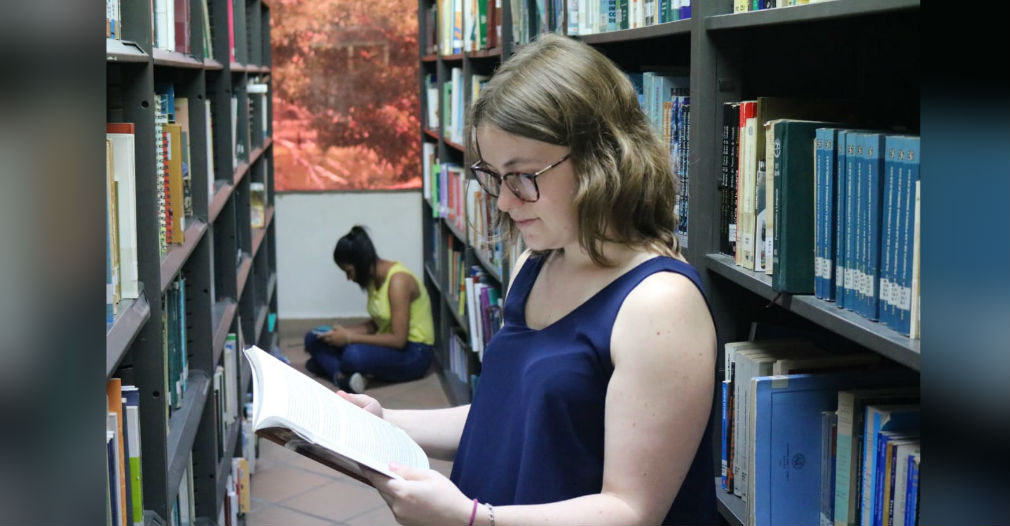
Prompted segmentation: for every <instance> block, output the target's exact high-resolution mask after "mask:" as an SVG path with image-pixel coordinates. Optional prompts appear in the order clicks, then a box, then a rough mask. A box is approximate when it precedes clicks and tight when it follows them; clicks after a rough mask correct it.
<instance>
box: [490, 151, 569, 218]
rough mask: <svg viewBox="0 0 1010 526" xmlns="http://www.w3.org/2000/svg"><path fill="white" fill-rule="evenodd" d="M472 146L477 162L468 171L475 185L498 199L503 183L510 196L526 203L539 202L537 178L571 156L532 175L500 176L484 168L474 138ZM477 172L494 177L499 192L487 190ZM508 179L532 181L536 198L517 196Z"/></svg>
mask: <svg viewBox="0 0 1010 526" xmlns="http://www.w3.org/2000/svg"><path fill="white" fill-rule="evenodd" d="M473 144H474V146H475V147H476V149H477V161H476V162H474V163H473V164H472V165H470V171H471V172H472V173H473V174H474V179H477V184H479V185H480V187H481V188H483V189H484V191H485V192H487V193H488V194H489V195H490V196H491V197H498V196H499V195H501V186H502V184H503V183H504V184H505V186H507V187H508V189H509V191H510V192H512V195H514V196H516V198H518V199H519V200H520V201H523V202H526V203H535V202H537V201H539V200H540V185H539V184H537V177H539V176H540V175H542V174H543V173H544V172H546V171H548V170H550V169H551V168H554V167H556V166H558V165H559V164H561V163H563V162H565V161H567V160H568V158H569V157H571V155H572V154H571V152H569V153H566V154H565V156H564V157H562V158H561V159H559V160H557V161H555V162H553V163H551V164H549V165H547V167H545V168H543V169H541V170H538V171H536V172H533V173H522V172H506V173H504V174H500V173H498V172H495V171H494V170H489V169H487V168H486V166H487V162H485V161H484V159H483V157H484V156H483V155H481V153H480V144H479V143H478V142H477V138H476V137H475V138H474V143H473ZM478 172H483V173H485V174H488V175H489V176H491V177H494V178H496V179H497V180H498V188H499V190H498V192H497V194H496V193H495V192H493V191H491V189H490V188H488V187H487V186H486V185H485V184H484V182H483V181H482V180H481V178H480V177H478V176H477V175H476V174H477V173H478ZM510 177H512V178H514V177H521V178H524V179H528V180H530V181H532V182H533V189H534V190H536V192H537V195H536V198H534V199H532V200H531V199H525V198H523V197H522V196H521V195H519V193H520V192H519V191H517V190H516V188H515V187H514V186H513V185H512V184H511V183H509V180H510V179H509V178H510Z"/></svg>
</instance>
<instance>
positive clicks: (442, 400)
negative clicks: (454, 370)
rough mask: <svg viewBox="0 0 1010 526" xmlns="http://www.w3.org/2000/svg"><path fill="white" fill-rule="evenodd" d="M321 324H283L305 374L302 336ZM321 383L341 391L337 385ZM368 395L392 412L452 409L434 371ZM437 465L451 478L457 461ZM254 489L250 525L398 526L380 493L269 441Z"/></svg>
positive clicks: (285, 342) (288, 346)
mask: <svg viewBox="0 0 1010 526" xmlns="http://www.w3.org/2000/svg"><path fill="white" fill-rule="evenodd" d="M322 323H326V321H322ZM319 324H320V323H319V320H312V322H311V323H309V322H306V323H304V324H302V323H298V322H294V321H291V320H285V321H284V322H283V323H281V324H280V329H281V330H280V340H281V348H282V349H283V350H284V354H285V355H286V356H287V357H288V359H290V360H291V364H292V365H294V366H295V368H297V369H298V370H299V371H302V372H306V371H305V361H306V360H308V357H309V355H308V354H307V353H306V352H305V350H304V346H303V341H302V338H303V336H304V334H305V332H307V331H308V330H310V329H311V328H312V327H315V326H317V325H319ZM306 374H308V373H306ZM318 380H319V381H320V382H321V383H322V384H323V385H326V386H327V387H329V388H331V389H333V390H336V386H334V385H333V384H332V383H330V382H327V381H325V380H323V379H322V378H320V379H318ZM365 392H366V393H367V394H368V395H370V396H374V397H375V398H376V399H377V400H379V402H381V403H382V405H383V407H388V408H391V409H398V408H416V409H436V408H441V407H446V406H448V405H449V400H448V399H447V398H446V396H445V392H444V390H443V389H442V385H441V383H440V381H439V379H438V375H437V374H436V373H435V371H434V368H433V369H432V370H431V371H430V372H429V373H428V374H427V375H426V376H425V377H424V378H422V379H420V380H416V381H413V382H404V383H398V384H383V385H379V384H376V385H374V386H373V387H370V388H369V389H367V390H366V391H365ZM431 467H432V468H433V469H436V470H438V471H440V472H441V473H443V474H444V475H446V476H449V472H450V471H451V470H452V462H446V461H440V460H432V461H431ZM251 485H252V506H251V508H250V510H249V512H248V513H247V514H246V518H245V524H246V526H267V525H290V526H315V525H321V524H338V525H344V524H346V525H350V526H354V525H374V526H383V525H388V526H394V525H395V524H396V520H394V518H393V514H392V512H390V511H389V508H388V507H387V506H386V503H385V502H384V501H383V500H382V497H380V496H379V494H378V492H376V491H375V490H374V489H372V488H370V487H368V486H365V485H364V484H361V483H360V482H358V481H356V480H354V479H352V478H350V477H347V476H345V475H343V474H342V473H339V472H337V471H334V470H332V469H329V468H327V467H326V466H323V465H321V464H318V463H316V462H313V461H311V460H309V459H307V458H305V457H302V456H301V455H298V454H297V453H294V452H292V451H288V450H286V449H284V448H283V447H281V446H278V445H276V444H274V443H273V442H270V441H269V440H265V439H262V440H260V441H259V458H258V459H257V460H256V471H255V472H254V473H253V474H252V480H251Z"/></svg>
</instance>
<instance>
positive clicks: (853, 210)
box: [839, 130, 862, 312]
mask: <svg viewBox="0 0 1010 526" xmlns="http://www.w3.org/2000/svg"><path fill="white" fill-rule="evenodd" d="M843 133H844V135H845V140H844V142H843V143H842V144H843V146H844V148H845V226H844V228H845V265H844V266H845V308H846V309H848V310H850V311H853V312H858V306H859V305H858V299H859V298H858V290H859V282H858V280H857V277H858V276H857V275H858V270H859V269H858V257H859V254H858V248H859V235H858V234H859V217H858V211H859V203H860V201H859V198H860V197H861V195H862V194H861V193H860V192H859V179H858V173H857V171H858V170H857V168H858V166H859V163H858V159H859V157H858V156H857V151H858V150H859V149H858V145H857V142H858V141H857V137H858V136H857V133H856V132H855V131H854V130H846V131H845V132H843ZM839 135H842V134H839Z"/></svg>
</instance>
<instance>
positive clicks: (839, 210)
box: [833, 130, 848, 308]
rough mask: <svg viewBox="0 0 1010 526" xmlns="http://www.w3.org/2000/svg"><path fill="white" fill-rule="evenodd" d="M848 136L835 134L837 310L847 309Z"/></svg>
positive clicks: (834, 255)
mask: <svg viewBox="0 0 1010 526" xmlns="http://www.w3.org/2000/svg"><path fill="white" fill-rule="evenodd" d="M847 137H848V134H847V133H846V131H845V130H839V131H838V133H836V134H835V161H836V162H835V192H836V193H835V218H834V224H835V230H834V236H835V252H834V254H833V258H834V263H835V265H834V266H835V305H836V306H837V307H838V308H847V307H848V306H847V305H846V302H845V299H846V298H845V293H846V286H845V279H846V278H847V275H846V274H847V272H846V269H847V268H848V267H847V266H846V261H845V256H846V254H845V248H846V246H847V241H848V237H847V235H846V234H847V229H848V199H846V197H847V196H848V191H847V190H848V178H847V177H846V174H847V172H848V168H847V165H848V154H847V151H846V140H847Z"/></svg>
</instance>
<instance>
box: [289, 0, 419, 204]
mask: <svg viewBox="0 0 1010 526" xmlns="http://www.w3.org/2000/svg"><path fill="white" fill-rule="evenodd" d="M270 11H271V13H270V17H271V24H272V27H271V41H272V46H273V47H272V60H273V64H272V71H273V86H274V96H273V104H274V105H273V110H274V135H273V137H274V163H275V164H274V173H275V182H274V184H275V188H276V189H277V190H278V191H281V192H283V191H331V190H365V189H368V190H376V189H404V188H419V187H420V186H421V172H420V170H421V169H420V152H419V141H420V138H419V133H418V130H419V126H420V125H419V123H418V114H419V106H418V85H419V84H418V77H417V74H418V73H417V56H418V47H417V2H416V1H414V0H368V1H366V2H362V1H361V0H271V2H270Z"/></svg>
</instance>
